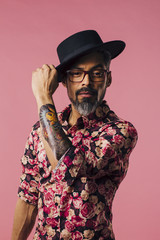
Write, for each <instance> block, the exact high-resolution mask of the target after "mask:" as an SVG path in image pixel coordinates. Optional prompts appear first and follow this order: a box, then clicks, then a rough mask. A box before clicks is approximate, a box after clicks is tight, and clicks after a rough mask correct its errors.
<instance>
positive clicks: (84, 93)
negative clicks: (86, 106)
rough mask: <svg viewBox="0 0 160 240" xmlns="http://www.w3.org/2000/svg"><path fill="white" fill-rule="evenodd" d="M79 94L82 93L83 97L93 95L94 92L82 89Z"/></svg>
mask: <svg viewBox="0 0 160 240" xmlns="http://www.w3.org/2000/svg"><path fill="white" fill-rule="evenodd" d="M78 95H80V96H81V97H92V96H93V93H92V92H90V91H82V92H80V93H79V94H78Z"/></svg>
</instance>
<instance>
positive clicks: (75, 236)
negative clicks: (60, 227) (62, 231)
mask: <svg viewBox="0 0 160 240" xmlns="http://www.w3.org/2000/svg"><path fill="white" fill-rule="evenodd" d="M82 239H83V235H82V233H80V232H78V231H76V232H73V233H72V240H82Z"/></svg>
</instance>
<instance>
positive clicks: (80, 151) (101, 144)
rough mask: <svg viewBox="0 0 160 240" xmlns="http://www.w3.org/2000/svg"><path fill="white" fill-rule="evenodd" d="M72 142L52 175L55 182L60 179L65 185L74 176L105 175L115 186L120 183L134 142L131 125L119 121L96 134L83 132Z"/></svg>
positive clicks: (92, 176)
mask: <svg viewBox="0 0 160 240" xmlns="http://www.w3.org/2000/svg"><path fill="white" fill-rule="evenodd" d="M75 139H76V140H75ZM75 139H73V140H72V144H73V143H74V144H73V146H72V147H71V148H70V149H69V151H68V152H67V153H66V154H65V156H64V157H63V161H62V163H61V164H60V166H59V168H58V169H57V171H56V173H55V176H56V178H57V179H58V180H59V179H60V180H62V179H64V180H66V181H67V183H68V185H71V184H72V183H73V181H74V180H75V178H77V176H79V177H80V176H87V177H88V178H93V179H98V178H102V177H104V176H107V177H109V178H110V179H112V181H114V182H115V183H116V184H117V185H118V184H119V183H120V182H121V181H122V180H123V178H124V177H125V175H126V173H127V170H128V165H129V156H130V154H131V152H132V150H133V148H134V147H135V145H136V142H137V131H136V129H135V128H134V126H133V125H132V124H131V123H129V122H127V121H122V122H117V123H113V124H112V125H106V126H104V127H102V128H101V129H100V130H98V131H94V132H89V130H88V132H87V130H86V132H85V134H84V135H83V136H81V137H79V138H78V137H77V135H75ZM77 139H79V140H77ZM75 142H76V143H75Z"/></svg>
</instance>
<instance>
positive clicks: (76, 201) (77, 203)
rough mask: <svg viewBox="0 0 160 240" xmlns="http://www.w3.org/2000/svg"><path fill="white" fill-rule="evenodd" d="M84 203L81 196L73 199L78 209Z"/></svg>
mask: <svg viewBox="0 0 160 240" xmlns="http://www.w3.org/2000/svg"><path fill="white" fill-rule="evenodd" d="M82 204H83V201H82V199H81V197H78V198H76V199H73V205H74V207H75V208H76V209H79V208H80V207H81V206H82Z"/></svg>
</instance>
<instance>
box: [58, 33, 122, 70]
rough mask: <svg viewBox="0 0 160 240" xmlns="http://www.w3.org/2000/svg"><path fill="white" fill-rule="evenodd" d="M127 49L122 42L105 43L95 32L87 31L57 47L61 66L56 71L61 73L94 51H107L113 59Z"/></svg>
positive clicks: (75, 35) (71, 37)
mask: <svg viewBox="0 0 160 240" xmlns="http://www.w3.org/2000/svg"><path fill="white" fill-rule="evenodd" d="M124 48H125V43H124V42H123V41H120V40H115V41H110V42H105V43H104V42H103V41H102V39H101V38H100V36H99V35H98V33H97V32H96V31H94V30H85V31H81V32H78V33H75V34H73V35H71V36H70V37H68V38H66V39H65V40H64V41H63V42H61V43H60V44H59V45H58V47H57V53H58V57H59V60H60V64H59V65H58V66H57V67H56V69H57V70H58V71H59V72H61V71H64V70H65V69H66V68H67V66H69V65H70V64H72V63H73V62H74V60H75V59H76V58H78V57H81V56H83V55H86V54H87V53H90V52H92V51H94V50H105V51H108V52H109V53H110V55H111V59H113V58H115V57H117V56H118V55H119V54H120V53H121V52H122V51H123V50H124Z"/></svg>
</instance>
